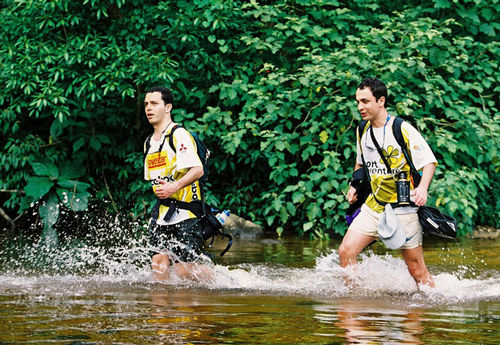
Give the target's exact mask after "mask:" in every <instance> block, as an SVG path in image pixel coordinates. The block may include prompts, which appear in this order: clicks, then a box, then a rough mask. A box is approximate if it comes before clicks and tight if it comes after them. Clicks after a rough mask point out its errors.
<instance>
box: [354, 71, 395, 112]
mask: <svg viewBox="0 0 500 345" xmlns="http://www.w3.org/2000/svg"><path fill="white" fill-rule="evenodd" d="M365 88H369V89H370V91H371V92H372V94H373V96H375V100H376V101H378V100H379V99H380V97H385V102H384V107H386V106H387V96H388V95H387V86H385V84H384V82H383V81H382V80H380V79H376V78H366V79H365V80H363V81H362V82H361V84H359V86H358V89H360V90H363V89H365Z"/></svg>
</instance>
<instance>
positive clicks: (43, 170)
mask: <svg viewBox="0 0 500 345" xmlns="http://www.w3.org/2000/svg"><path fill="white" fill-rule="evenodd" d="M31 166H32V167H33V170H34V171H35V174H36V175H38V176H47V177H50V178H52V179H56V178H58V177H59V170H58V169H57V167H56V166H55V165H54V164H52V163H50V162H46V163H40V162H35V163H33V164H31Z"/></svg>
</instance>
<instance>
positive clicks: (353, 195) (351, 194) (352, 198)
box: [347, 162, 363, 204]
mask: <svg viewBox="0 0 500 345" xmlns="http://www.w3.org/2000/svg"><path fill="white" fill-rule="evenodd" d="M362 167H363V165H362V164H359V163H357V162H356V164H354V171H356V170H358V169H360V168H362ZM356 200H358V194H357V190H356V188H354V187H353V186H350V187H349V191H348V192H347V201H348V202H349V204H353V203H355V202H356Z"/></svg>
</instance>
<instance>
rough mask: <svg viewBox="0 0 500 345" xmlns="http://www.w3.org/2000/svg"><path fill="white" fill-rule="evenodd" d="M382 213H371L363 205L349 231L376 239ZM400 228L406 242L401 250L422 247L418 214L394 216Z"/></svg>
mask: <svg viewBox="0 0 500 345" xmlns="http://www.w3.org/2000/svg"><path fill="white" fill-rule="evenodd" d="M381 215H382V213H378V212H375V211H373V210H372V209H371V208H369V207H368V206H366V204H363V206H361V212H360V213H359V214H358V216H357V217H356V218H354V220H353V222H352V223H351V225H350V226H349V229H348V231H349V230H352V231H356V232H359V233H362V234H363V235H368V236H373V237H377V238H378V222H379V219H380V216H381ZM396 216H397V217H398V220H399V223H400V224H401V227H402V228H403V229H404V231H405V233H406V242H405V244H403V246H402V247H401V249H412V248H416V247H418V246H421V245H422V226H421V225H420V222H419V220H418V214H416V213H407V214H396Z"/></svg>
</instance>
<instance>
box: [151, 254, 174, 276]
mask: <svg viewBox="0 0 500 345" xmlns="http://www.w3.org/2000/svg"><path fill="white" fill-rule="evenodd" d="M170 262H171V260H170V258H169V256H168V255H167V254H156V255H154V256H153V259H152V263H151V267H152V268H153V277H154V278H155V279H156V280H167V279H169V278H170V272H169V267H170Z"/></svg>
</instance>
